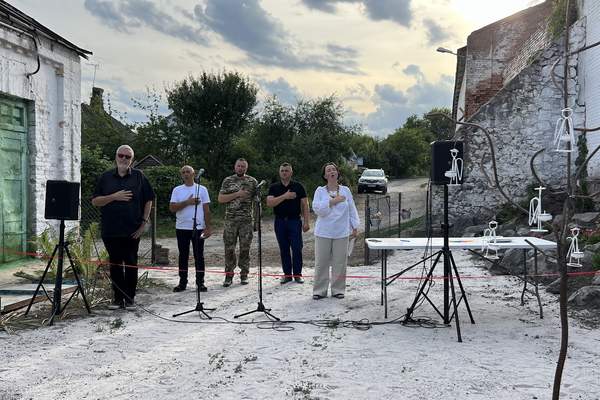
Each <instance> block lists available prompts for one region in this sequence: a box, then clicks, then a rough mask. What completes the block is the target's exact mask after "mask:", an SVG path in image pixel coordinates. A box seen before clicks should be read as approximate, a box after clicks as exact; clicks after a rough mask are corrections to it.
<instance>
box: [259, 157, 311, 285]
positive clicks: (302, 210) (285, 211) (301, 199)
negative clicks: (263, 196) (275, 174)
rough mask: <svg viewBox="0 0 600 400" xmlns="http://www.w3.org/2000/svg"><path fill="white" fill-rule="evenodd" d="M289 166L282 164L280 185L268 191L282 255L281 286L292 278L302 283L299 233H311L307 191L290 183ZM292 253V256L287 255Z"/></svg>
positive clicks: (269, 205)
mask: <svg viewBox="0 0 600 400" xmlns="http://www.w3.org/2000/svg"><path fill="white" fill-rule="evenodd" d="M292 173H293V171H292V166H291V165H290V164H289V163H283V164H281V166H280V167H279V177H280V178H281V180H280V182H277V183H274V184H272V185H271V186H270V187H269V194H268V195H267V206H268V207H274V212H275V236H276V237H277V242H278V243H279V252H280V253H281V266H282V268H283V274H284V276H283V277H282V278H281V279H280V283H281V284H284V283H288V282H291V281H292V278H294V280H295V281H296V282H298V283H304V279H302V232H307V231H308V230H309V229H310V214H309V209H308V199H307V198H306V190H304V186H302V184H300V183H299V182H296V181H293V180H292ZM290 249H291V254H290Z"/></svg>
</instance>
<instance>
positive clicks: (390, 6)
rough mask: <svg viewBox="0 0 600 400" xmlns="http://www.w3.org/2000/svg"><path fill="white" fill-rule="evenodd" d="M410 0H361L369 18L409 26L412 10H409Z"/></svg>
mask: <svg viewBox="0 0 600 400" xmlns="http://www.w3.org/2000/svg"><path fill="white" fill-rule="evenodd" d="M410 2H411V0H363V3H364V4H365V6H366V9H367V15H368V16H369V18H371V19H373V20H375V21H379V20H391V21H393V22H395V23H397V24H399V25H403V26H406V27H409V26H410V22H411V20H412V12H411V10H410Z"/></svg>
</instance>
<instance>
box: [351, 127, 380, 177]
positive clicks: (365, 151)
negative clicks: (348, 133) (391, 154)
mask: <svg viewBox="0 0 600 400" xmlns="http://www.w3.org/2000/svg"><path fill="white" fill-rule="evenodd" d="M350 147H351V148H352V151H354V153H355V154H356V155H357V156H359V157H362V158H363V166H364V167H366V168H383V169H384V170H386V171H387V170H388V169H389V163H388V162H387V159H386V158H385V157H384V154H383V146H382V141H381V140H380V139H377V138H375V137H373V136H370V135H366V134H359V133H356V134H354V135H352V137H351V138H350Z"/></svg>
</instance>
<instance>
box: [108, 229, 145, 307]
mask: <svg viewBox="0 0 600 400" xmlns="http://www.w3.org/2000/svg"><path fill="white" fill-rule="evenodd" d="M102 241H103V242H104V246H105V247H106V251H108V258H109V262H110V279H111V280H112V288H113V292H114V296H115V297H114V300H115V302H116V303H122V302H123V300H128V301H133V299H134V298H135V289H136V287H137V281H138V269H137V261H138V254H137V253H138V247H139V245H140V239H133V238H129V237H124V238H121V237H103V238H102Z"/></svg>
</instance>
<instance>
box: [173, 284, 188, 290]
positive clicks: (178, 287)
mask: <svg viewBox="0 0 600 400" xmlns="http://www.w3.org/2000/svg"><path fill="white" fill-rule="evenodd" d="M185 287H186V285H182V284H181V283H180V284H179V285H177V286H175V287H174V288H173V291H174V292H183V291H184V290H185Z"/></svg>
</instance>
